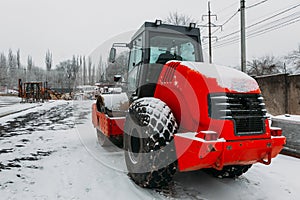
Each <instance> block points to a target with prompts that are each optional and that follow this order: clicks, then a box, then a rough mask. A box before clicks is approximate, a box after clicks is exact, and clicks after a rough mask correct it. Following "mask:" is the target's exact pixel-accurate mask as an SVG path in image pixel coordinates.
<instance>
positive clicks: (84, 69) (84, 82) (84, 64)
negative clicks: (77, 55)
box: [83, 56, 86, 85]
mask: <svg viewBox="0 0 300 200" xmlns="http://www.w3.org/2000/svg"><path fill="white" fill-rule="evenodd" d="M83 85H86V63H85V56H83Z"/></svg>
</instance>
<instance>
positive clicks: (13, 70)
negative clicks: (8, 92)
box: [7, 49, 18, 87]
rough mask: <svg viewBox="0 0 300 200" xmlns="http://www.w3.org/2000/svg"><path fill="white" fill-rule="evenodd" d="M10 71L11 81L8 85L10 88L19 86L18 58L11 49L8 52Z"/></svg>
mask: <svg viewBox="0 0 300 200" xmlns="http://www.w3.org/2000/svg"><path fill="white" fill-rule="evenodd" d="M7 59H8V70H9V77H10V79H9V81H8V85H9V87H14V86H17V81H18V80H17V79H18V78H17V73H16V72H17V70H16V68H17V61H16V57H15V56H14V54H13V52H12V50H11V49H9V51H8V57H7Z"/></svg>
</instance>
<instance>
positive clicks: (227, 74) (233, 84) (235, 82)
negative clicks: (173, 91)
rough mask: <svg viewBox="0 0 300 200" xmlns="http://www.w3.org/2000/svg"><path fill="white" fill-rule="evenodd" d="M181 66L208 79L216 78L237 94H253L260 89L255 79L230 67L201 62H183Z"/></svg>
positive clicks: (219, 82) (223, 85)
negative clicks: (252, 92)
mask: <svg viewBox="0 0 300 200" xmlns="http://www.w3.org/2000/svg"><path fill="white" fill-rule="evenodd" d="M181 64H182V65H185V66H187V67H189V68H190V69H193V70H195V71H198V72H200V73H201V74H203V75H204V76H206V77H207V78H215V79H216V80H217V82H218V85H219V86H220V87H222V88H228V89H229V90H233V91H236V92H251V91H255V90H257V89H259V86H258V84H257V82H256V81H255V79H253V78H252V77H250V76H248V75H247V74H245V73H243V72H241V71H238V70H236V69H233V68H230V67H224V66H220V65H215V64H209V63H201V62H181Z"/></svg>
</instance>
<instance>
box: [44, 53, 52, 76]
mask: <svg viewBox="0 0 300 200" xmlns="http://www.w3.org/2000/svg"><path fill="white" fill-rule="evenodd" d="M45 63H46V69H47V71H48V72H49V71H50V70H51V67H52V53H51V52H50V50H49V49H48V51H47V52H46V58H45Z"/></svg>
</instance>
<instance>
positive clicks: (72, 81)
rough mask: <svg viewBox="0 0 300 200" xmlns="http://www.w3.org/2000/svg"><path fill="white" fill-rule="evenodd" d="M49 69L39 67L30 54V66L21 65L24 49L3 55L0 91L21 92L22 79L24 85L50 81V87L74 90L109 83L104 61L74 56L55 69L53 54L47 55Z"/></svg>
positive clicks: (28, 58)
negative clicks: (96, 62)
mask: <svg viewBox="0 0 300 200" xmlns="http://www.w3.org/2000/svg"><path fill="white" fill-rule="evenodd" d="M45 66H46V68H44V69H43V68H41V67H39V66H36V65H35V63H34V61H33V58H32V56H30V55H28V57H27V63H21V60H20V49H18V50H17V51H16V53H14V52H13V51H12V50H11V49H9V51H8V54H7V55H5V54H4V53H3V52H2V53H0V72H1V73H0V87H1V88H0V90H2V89H3V88H9V89H17V87H18V79H22V81H23V82H37V81H38V82H47V85H48V87H49V88H60V89H62V90H64V89H72V88H74V87H76V86H78V85H94V84H95V83H96V82H99V81H105V80H106V79H107V77H106V67H105V66H106V64H105V62H103V61H102V58H100V61H99V63H98V65H97V67H96V66H95V64H93V63H92V60H91V58H90V57H86V56H82V55H73V56H72V58H70V59H66V60H64V61H61V62H59V64H57V65H56V66H55V68H53V60H52V53H51V52H50V51H49V50H48V51H47V52H46V54H45Z"/></svg>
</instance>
